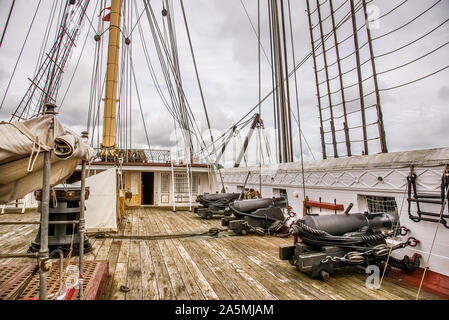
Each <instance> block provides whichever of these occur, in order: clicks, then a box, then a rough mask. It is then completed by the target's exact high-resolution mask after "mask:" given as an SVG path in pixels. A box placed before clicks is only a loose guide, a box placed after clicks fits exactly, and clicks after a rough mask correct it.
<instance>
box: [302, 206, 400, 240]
mask: <svg viewBox="0 0 449 320" xmlns="http://www.w3.org/2000/svg"><path fill="white" fill-rule="evenodd" d="M303 221H304V224H306V225H307V226H309V227H312V228H314V229H318V230H322V231H326V232H327V233H329V234H331V235H334V236H340V235H343V234H345V233H347V232H353V231H357V230H359V229H360V228H363V227H369V228H372V229H381V228H393V226H394V225H395V224H396V223H397V222H398V221H399V217H398V213H397V212H387V213H380V214H375V215H365V214H363V213H353V214H346V215H321V216H310V215H308V216H305V217H304V218H303Z"/></svg>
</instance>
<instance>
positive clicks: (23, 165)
mask: <svg viewBox="0 0 449 320" xmlns="http://www.w3.org/2000/svg"><path fill="white" fill-rule="evenodd" d="M44 151H50V152H51V177H50V185H52V186H53V185H56V184H58V183H60V182H61V181H63V180H65V179H66V178H68V177H69V176H70V175H71V174H72V173H73V171H74V170H75V168H76V166H77V164H78V163H79V161H80V160H83V159H84V160H87V161H88V160H90V159H91V158H92V157H93V156H94V155H95V151H94V150H93V149H92V148H91V147H89V146H88V145H87V144H86V143H84V142H83V141H82V140H81V138H80V137H79V136H78V135H76V134H75V133H73V132H72V131H70V130H68V129H66V128H64V127H63V126H62V124H61V122H59V120H58V119H57V118H56V117H55V116H54V115H52V114H46V115H43V116H41V117H36V118H32V119H30V120H26V121H22V122H11V123H7V122H1V123H0V204H3V203H8V202H10V201H13V200H15V199H19V198H22V197H24V196H25V195H26V194H28V193H30V192H33V191H35V190H38V189H41V188H42V167H43V158H44V157H43V152H44Z"/></svg>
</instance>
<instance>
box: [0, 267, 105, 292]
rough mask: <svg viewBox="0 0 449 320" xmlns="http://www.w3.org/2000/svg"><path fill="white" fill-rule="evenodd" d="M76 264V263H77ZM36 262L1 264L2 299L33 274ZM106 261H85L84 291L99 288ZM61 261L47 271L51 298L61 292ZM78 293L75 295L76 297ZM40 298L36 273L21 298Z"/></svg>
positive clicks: (0, 285) (0, 284)
mask: <svg viewBox="0 0 449 320" xmlns="http://www.w3.org/2000/svg"><path fill="white" fill-rule="evenodd" d="M75 265H76V264H75ZM35 266H36V264H33V263H29V264H21V265H6V264H5V265H0V300H7V299H10V298H11V296H12V295H13V294H14V293H15V292H16V291H17V289H18V288H19V287H20V286H21V284H22V283H23V282H24V281H25V280H26V279H27V278H28V277H29V276H30V275H31V273H32V272H33V270H34V268H35ZM104 269H105V268H104V263H102V262H100V261H85V262H84V283H83V287H84V292H86V293H88V292H92V290H95V291H96V290H98V289H99V288H98V281H97V280H98V279H101V277H102V275H99V273H101V272H104ZM59 289H60V285H59V262H57V263H53V264H52V267H51V269H50V271H49V272H48V273H47V295H48V296H49V299H55V298H56V297H57V294H58V293H59ZM76 297H77V295H74V299H76ZM38 298H39V274H35V275H34V276H33V278H32V280H31V281H30V283H29V284H28V285H27V286H26V288H25V289H24V291H23V292H22V294H21V296H20V298H19V299H27V300H28V299H30V300H34V299H38Z"/></svg>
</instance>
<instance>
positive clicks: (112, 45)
mask: <svg viewBox="0 0 449 320" xmlns="http://www.w3.org/2000/svg"><path fill="white" fill-rule="evenodd" d="M121 7H122V0H111V13H110V26H109V43H108V62H107V70H106V93H105V98H104V99H103V101H104V115H103V140H102V143H101V149H102V150H101V153H102V154H103V155H104V156H109V155H110V156H112V155H113V154H114V150H115V149H116V148H117V144H116V142H115V115H116V103H117V102H118V99H117V75H118V58H119V47H120V21H121Z"/></svg>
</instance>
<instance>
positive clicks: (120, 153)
mask: <svg viewBox="0 0 449 320" xmlns="http://www.w3.org/2000/svg"><path fill="white" fill-rule="evenodd" d="M95 151H96V153H97V156H96V158H95V160H94V162H97V161H103V162H120V161H121V159H123V160H122V161H123V163H170V162H171V156H170V150H161V149H127V150H125V149H117V150H115V152H114V153H115V155H114V156H113V157H102V156H101V153H100V151H101V149H100V148H96V149H95Z"/></svg>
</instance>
